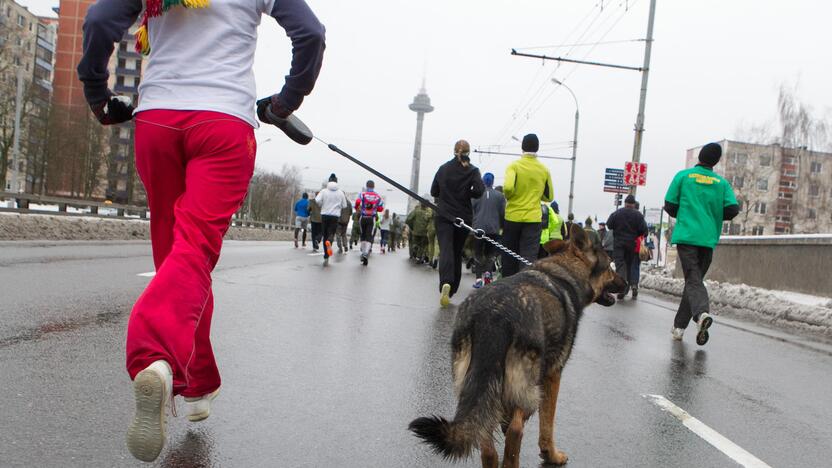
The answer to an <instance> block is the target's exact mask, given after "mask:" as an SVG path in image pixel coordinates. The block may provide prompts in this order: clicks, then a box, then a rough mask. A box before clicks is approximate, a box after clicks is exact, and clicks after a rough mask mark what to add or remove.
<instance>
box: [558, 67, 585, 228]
mask: <svg viewBox="0 0 832 468" xmlns="http://www.w3.org/2000/svg"><path fill="white" fill-rule="evenodd" d="M552 82H553V83H556V84H558V85H560V86H563V87H564V88H566V90H567V91H569V94H571V95H572V99H574V100H575V134H574V135H573V136H572V158H571V159H572V177H571V178H570V179H569V211H567V212H566V214H573V212H572V203H573V201H574V199H575V160H576V159H575V158H576V156H577V153H578V120H579V119H580V113H579V111H578V98H577V97H576V96H575V93H574V92H573V91H572V88H570V87H569V86H566V85H565V84H563V82H561V81H559V80H557V79H555V78H552Z"/></svg>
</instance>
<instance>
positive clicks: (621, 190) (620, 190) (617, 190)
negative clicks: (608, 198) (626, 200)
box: [604, 185, 630, 193]
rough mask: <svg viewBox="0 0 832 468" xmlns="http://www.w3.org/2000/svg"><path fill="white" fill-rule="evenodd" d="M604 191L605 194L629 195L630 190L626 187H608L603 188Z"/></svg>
mask: <svg viewBox="0 0 832 468" xmlns="http://www.w3.org/2000/svg"><path fill="white" fill-rule="evenodd" d="M604 191H605V192H607V193H630V190H629V189H627V187H624V186H621V187H610V186H609V185H605V186H604Z"/></svg>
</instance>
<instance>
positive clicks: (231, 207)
mask: <svg viewBox="0 0 832 468" xmlns="http://www.w3.org/2000/svg"><path fill="white" fill-rule="evenodd" d="M255 153H256V142H255V140H254V131H253V129H252V127H251V125H249V124H248V123H246V122H244V121H243V120H240V119H238V118H236V117H232V116H229V115H226V114H221V113H218V112H207V111H170V110H150V111H145V112H141V113H139V114H138V115H137V116H136V169H137V171H138V173H139V177H141V179H142V182H143V183H144V187H145V190H146V191H147V201H148V206H149V208H150V239H151V242H152V245H153V262H154V263H155V264H156V276H155V277H154V278H153V279H152V280H151V282H150V284H149V285H148V286H147V288H146V289H145V291H144V293H142V295H141V296H140V297H139V299H138V301H137V302H136V305H135V306H134V307H133V312H132V313H131V314H130V322H129V324H128V326H127V371H128V372H129V374H130V378H131V379H132V378H135V377H136V374H138V373H139V372H140V371H141V370H143V369H144V368H145V367H147V366H148V365H150V364H151V363H153V362H154V361H156V360H159V359H163V360H165V361H167V362H168V364H170V366H171V368H172V369H173V388H174V394H181V395H184V396H188V397H195V396H201V395H204V394H207V393H210V392H212V391H214V390H215V389H217V388H218V387H219V386H220V374H219V371H218V369H217V364H216V361H215V360H214V352H213V350H212V349H211V340H210V334H211V315H212V313H213V310H214V296H213V293H212V291H211V271H212V270H213V269H214V266H215V265H216V264H217V260H219V256H220V248H221V247H222V238H223V236H224V235H225V232H226V231H227V230H228V226H229V222H230V220H231V216H232V215H233V214H234V213H235V212H236V211H237V210H238V209H239V208H240V205H241V204H242V202H243V200H244V199H245V196H246V191H247V190H248V184H249V180H250V179H251V176H252V173H253V171H254V156H255Z"/></svg>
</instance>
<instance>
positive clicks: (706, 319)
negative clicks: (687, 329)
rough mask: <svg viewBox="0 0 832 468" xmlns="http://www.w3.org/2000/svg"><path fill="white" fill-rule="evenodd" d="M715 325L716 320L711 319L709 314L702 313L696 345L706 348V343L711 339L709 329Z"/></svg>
mask: <svg viewBox="0 0 832 468" xmlns="http://www.w3.org/2000/svg"><path fill="white" fill-rule="evenodd" d="M713 323H714V319H712V318H711V315H710V314H709V313H707V312H702V313H701V314H699V333H697V334H696V344H698V345H699V346H705V343H707V342H708V339H709V338H710V334H709V333H708V329H709V328H711V325H712V324H713Z"/></svg>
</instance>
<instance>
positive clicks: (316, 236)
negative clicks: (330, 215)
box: [310, 216, 323, 250]
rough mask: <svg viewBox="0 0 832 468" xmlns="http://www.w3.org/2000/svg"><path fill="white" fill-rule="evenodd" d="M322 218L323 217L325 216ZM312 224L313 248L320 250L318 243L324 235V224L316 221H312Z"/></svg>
mask: <svg viewBox="0 0 832 468" xmlns="http://www.w3.org/2000/svg"><path fill="white" fill-rule="evenodd" d="M321 219H323V216H322V217H321ZM310 224H312V248H313V249H315V250H318V244H320V243H321V237H323V229H322V228H321V226H322V224H321V223H316V222H315V221H311V222H310Z"/></svg>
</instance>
